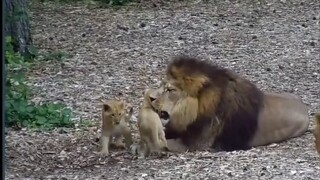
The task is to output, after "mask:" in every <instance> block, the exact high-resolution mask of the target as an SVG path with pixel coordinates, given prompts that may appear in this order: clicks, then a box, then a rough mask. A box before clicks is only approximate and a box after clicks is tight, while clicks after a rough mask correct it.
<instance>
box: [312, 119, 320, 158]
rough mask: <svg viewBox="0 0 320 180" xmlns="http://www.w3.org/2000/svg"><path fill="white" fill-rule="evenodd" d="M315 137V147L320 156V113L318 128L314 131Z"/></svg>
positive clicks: (317, 120) (317, 122)
mask: <svg viewBox="0 0 320 180" xmlns="http://www.w3.org/2000/svg"><path fill="white" fill-rule="evenodd" d="M313 135H314V137H315V141H314V142H315V145H316V150H317V152H318V154H320V113H317V114H316V127H315V129H314V130H313Z"/></svg>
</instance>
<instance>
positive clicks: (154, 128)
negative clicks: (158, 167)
mask: <svg viewBox="0 0 320 180" xmlns="http://www.w3.org/2000/svg"><path fill="white" fill-rule="evenodd" d="M152 92H153V90H152V89H146V90H145V91H144V100H143V104H142V107H141V109H140V111H139V115H138V128H139V133H140V150H139V154H140V155H142V156H148V155H149V154H150V152H160V151H168V146H167V141H166V138H165V134H164V130H163V128H164V127H163V126H162V122H161V120H160V117H159V115H158V114H157V113H156V112H155V111H154V109H153V107H152V106H151V101H152V99H150V93H152ZM142 153H143V154H142Z"/></svg>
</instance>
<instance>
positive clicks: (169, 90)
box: [167, 88, 175, 92]
mask: <svg viewBox="0 0 320 180" xmlns="http://www.w3.org/2000/svg"><path fill="white" fill-rule="evenodd" d="M167 91H168V92H172V91H175V89H173V88H168V89H167Z"/></svg>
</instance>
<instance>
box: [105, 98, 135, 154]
mask: <svg viewBox="0 0 320 180" xmlns="http://www.w3.org/2000/svg"><path fill="white" fill-rule="evenodd" d="M132 114H133V109H132V108H130V112H129V114H128V115H126V110H125V104H124V102H122V101H117V100H109V101H107V102H105V103H103V107H102V132H101V138H100V141H101V144H102V150H101V151H100V154H101V155H108V154H109V145H110V143H111V141H112V139H113V138H114V141H115V145H116V146H117V147H124V146H125V147H127V148H128V147H130V145H131V144H132V137H131V131H130V128H129V127H128V124H127V123H128V122H129V120H130V118H131V116H132ZM122 137H124V141H125V144H124V143H123V142H122Z"/></svg>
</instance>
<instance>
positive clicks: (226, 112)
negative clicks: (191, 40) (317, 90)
mask: <svg viewBox="0 0 320 180" xmlns="http://www.w3.org/2000/svg"><path fill="white" fill-rule="evenodd" d="M157 91H158V93H156V94H153V99H156V100H155V101H153V102H152V106H153V107H154V108H155V109H156V111H157V112H158V113H161V112H163V111H165V112H167V113H168V114H169V117H170V120H169V123H168V126H166V131H165V132H166V137H167V134H171V136H172V137H171V138H181V139H182V141H179V140H178V139H175V140H172V139H171V138H169V139H168V137H167V142H168V146H169V149H171V147H170V146H171V145H170V144H175V143H177V142H178V143H180V144H175V145H176V146H177V147H178V146H179V148H178V149H184V150H185V149H198V150H199V149H200V148H203V147H212V146H213V145H214V144H215V142H217V144H216V146H217V147H220V146H221V145H222V149H225V150H236V149H248V148H250V147H254V146H260V145H267V144H270V143H276V142H280V141H283V140H286V139H289V138H292V137H298V136H300V135H302V134H303V133H304V132H305V131H306V130H307V128H308V125H309V119H308V108H307V106H306V105H305V104H304V103H303V102H302V100H301V98H299V97H297V96H295V95H293V94H290V93H284V94H275V93H264V92H262V91H261V90H259V89H258V88H257V87H256V86H255V85H254V84H253V83H251V82H250V81H248V80H246V79H244V78H242V77H240V76H238V75H237V74H235V73H234V72H232V71H229V70H226V69H222V68H219V67H217V66H214V65H210V64H209V63H200V62H199V61H197V60H194V59H192V58H188V57H187V58H185V57H181V58H179V57H178V58H177V59H175V60H173V62H172V63H170V64H169V66H168V67H167V72H166V80H165V82H164V83H163V85H162V86H161V87H160V88H159V89H158V90H157ZM159 92H161V93H159ZM237 128H239V129H237ZM169 129H170V130H169ZM199 129H201V130H199ZM238 135H240V136H238ZM204 137H205V138H204ZM216 140H217V141H216ZM199 141H203V142H199ZM242 142H243V143H242ZM196 143H208V144H207V145H204V146H200V145H199V146H198V145H196ZM175 145H172V146H175ZM173 149H174V147H173Z"/></svg>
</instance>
